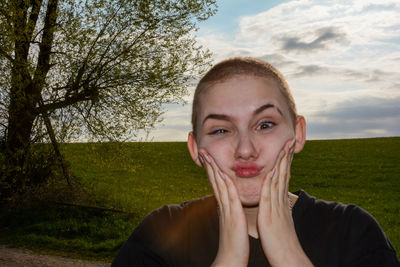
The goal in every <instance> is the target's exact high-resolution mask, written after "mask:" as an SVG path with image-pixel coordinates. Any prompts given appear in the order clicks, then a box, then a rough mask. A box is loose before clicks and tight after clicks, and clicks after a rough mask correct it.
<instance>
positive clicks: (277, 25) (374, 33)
mask: <svg viewBox="0 0 400 267" xmlns="http://www.w3.org/2000/svg"><path fill="white" fill-rule="evenodd" d="M399 17H400V2H399V1H398V0H381V1H372V0H369V1H368V0H350V1H344V0H343V1H330V0H325V1H323V0H320V1H308V0H299V1H290V2H287V3H283V4H280V5H278V6H275V7H274V8H271V9H269V10H266V11H264V12H260V13H259V14H256V15H254V16H245V17H241V18H240V20H239V24H238V29H237V31H236V34H235V35H234V36H229V35H227V34H224V33H216V32H212V33H210V32H201V30H200V32H199V35H198V40H199V42H200V43H201V44H203V45H204V46H205V47H208V48H209V49H210V50H211V51H212V52H213V53H214V55H215V56H214V60H215V61H220V60H221V59H224V58H227V57H232V56H254V57H258V58H262V59H264V60H266V61H268V62H270V63H271V64H273V65H274V66H276V67H277V68H278V69H279V70H280V71H281V72H282V73H283V74H284V75H285V76H286V78H287V79H288V82H289V84H290V85H291V88H292V90H293V94H294V96H295V99H296V102H297V105H298V109H299V111H300V112H301V113H303V114H305V115H306V116H308V119H307V120H308V122H309V125H310V128H309V134H310V136H312V137H314V138H321V136H320V134H321V133H323V134H324V138H345V137H346V138H347V137H361V136H363V137H365V136H374V135H375V136H380V135H400V129H399V127H394V126H393V125H394V124H395V123H397V124H398V121H399V118H400V114H399V113H400V111H399V110H398V109H395V111H394V113H395V114H391V116H387V117H385V118H380V122H376V123H368V120H367V119H366V118H367V117H368V116H367V115H363V114H365V113H363V111H366V110H368V108H367V106H366V105H357V104H356V103H357V101H356V100H354V99H359V100H358V101H364V102H365V101H366V99H368V101H367V102H365V103H364V104H368V106H371V107H372V106H373V105H375V104H376V103H380V104H381V105H385V103H389V102H390V103H392V104H393V102H391V101H392V100H394V99H396V101H397V100H399V102H400V82H399V81H400V68H399V66H400V52H399V51H400V20H399ZM382 99H385V101H386V102H385V101H383V100H382ZM350 100H352V101H353V100H354V102H352V105H353V106H354V109H355V110H356V109H358V111H359V112H356V111H355V110H353V112H348V113H346V114H347V116H346V119H348V120H347V122H349V123H347V124H346V123H344V124H343V123H342V122H340V121H339V120H338V119H332V116H336V115H337V112H335V111H336V108H337V107H341V105H344V103H347V104H348V103H349V102H348V101H350ZM374 100H375V101H374ZM346 101H347V102H346ZM382 101H383V102H382ZM394 105H395V104H394ZM399 106H400V103H399ZM189 107H190V105H189ZM183 112H189V114H190V111H188V109H185V110H184V111H183ZM329 112H332V116H329ZM396 112H397V113H396ZM318 113H319V114H320V115H319V116H317V115H316V114H318ZM321 114H323V116H322V115H321ZM354 114H357V117H355V115H354ZM167 115H168V114H167ZM330 118H331V119H332V120H329V119H330ZM183 119H184V118H183V117H182V118H181V120H182V123H179V125H186V127H187V125H190V120H189V119H188V121H187V122H185V123H183ZM186 119H187V118H186ZM352 120H353V121H352ZM393 120H395V121H393ZM167 121H168V116H167V117H166V120H165V122H164V124H167ZM176 121H179V120H178V119H175V120H174V122H176ZM327 121H329V123H327ZM350 121H351V123H350ZM357 121H359V122H360V123H359V124H357V123H355V122H357ZM397 124H396V125H397ZM340 125H342V126H340ZM374 125H375V126H374ZM165 127H166V128H165V129H167V128H168V127H170V128H171V129H176V130H178V128H179V127H178V126H177V125H176V123H175V124H171V126H167V125H166V126H165ZM374 127H375V128H374ZM189 129H190V128H189ZM321 129H326V131H325V132H324V131H323V130H321ZM333 129H335V130H333ZM166 135H167V132H166ZM173 135H174V136H178V134H177V133H173ZM185 139H186V133H185V138H184V139H183V140H185Z"/></svg>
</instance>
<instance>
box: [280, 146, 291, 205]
mask: <svg viewBox="0 0 400 267" xmlns="http://www.w3.org/2000/svg"><path fill="white" fill-rule="evenodd" d="M288 165H289V147H286V149H285V155H284V157H283V158H282V160H281V163H280V168H279V169H280V177H279V204H280V205H282V206H286V202H287V180H288V179H287V176H288V173H287V170H288Z"/></svg>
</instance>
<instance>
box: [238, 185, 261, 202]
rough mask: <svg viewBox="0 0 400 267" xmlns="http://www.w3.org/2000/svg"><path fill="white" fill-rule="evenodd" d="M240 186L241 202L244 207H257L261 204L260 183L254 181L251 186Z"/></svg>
mask: <svg viewBox="0 0 400 267" xmlns="http://www.w3.org/2000/svg"><path fill="white" fill-rule="evenodd" d="M247 183H248V182H247ZM238 185H239V186H238V191H239V196H240V202H242V205H243V207H257V206H258V204H259V202H260V193H261V184H260V183H259V182H258V181H252V183H251V184H245V185H244V184H243V185H242V184H241V183H239V184H238Z"/></svg>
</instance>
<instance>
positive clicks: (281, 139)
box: [258, 132, 293, 170]
mask: <svg viewBox="0 0 400 267" xmlns="http://www.w3.org/2000/svg"><path fill="white" fill-rule="evenodd" d="M291 138H293V136H292V135H290V132H282V133H280V134H277V135H274V136H260V137H259V140H258V145H259V147H260V149H261V150H260V156H261V158H262V161H264V162H265V164H266V167H267V169H268V170H271V169H272V168H273V167H274V166H275V164H276V161H277V159H278V156H279V153H280V152H281V151H282V149H283V147H284V145H285V144H286V142H287V141H288V140H289V139H291Z"/></svg>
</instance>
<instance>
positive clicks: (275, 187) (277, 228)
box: [257, 140, 313, 266]
mask: <svg viewBox="0 0 400 267" xmlns="http://www.w3.org/2000/svg"><path fill="white" fill-rule="evenodd" d="M294 146H295V140H289V141H287V142H286V144H285V146H284V147H283V149H282V151H281V152H280V154H279V156H278V159H277V162H276V164H275V167H274V168H273V169H272V170H271V171H270V172H269V173H268V175H267V176H266V177H265V179H264V182H263V185H262V189H261V195H260V204H259V211H258V218H257V227H258V233H259V236H260V240H261V244H262V247H263V250H264V254H265V256H266V257H267V259H268V261H269V263H270V264H271V265H272V266H313V265H312V263H311V262H310V260H309V259H308V257H307V256H306V254H305V253H304V251H303V249H302V247H301V245H300V242H299V240H298V238H297V235H296V231H295V228H294V222H293V218H292V211H291V208H290V206H289V203H290V202H289V199H288V188H289V180H290V165H291V161H292V157H293V153H294Z"/></svg>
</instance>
